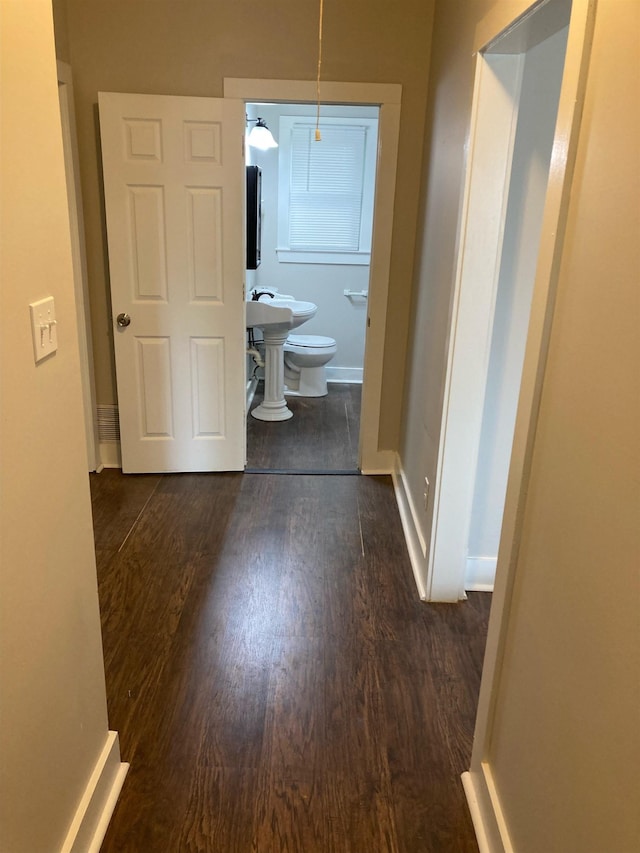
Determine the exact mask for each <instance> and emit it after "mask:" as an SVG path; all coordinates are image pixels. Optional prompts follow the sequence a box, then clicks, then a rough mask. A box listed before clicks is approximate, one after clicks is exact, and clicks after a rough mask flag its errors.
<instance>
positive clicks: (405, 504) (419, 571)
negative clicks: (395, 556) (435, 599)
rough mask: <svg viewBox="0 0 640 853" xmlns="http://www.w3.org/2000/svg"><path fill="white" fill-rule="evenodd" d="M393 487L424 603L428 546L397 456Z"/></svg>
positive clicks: (417, 584)
mask: <svg viewBox="0 0 640 853" xmlns="http://www.w3.org/2000/svg"><path fill="white" fill-rule="evenodd" d="M391 476H392V478H393V487H394V490H395V493H396V501H397V504H398V511H399V512H400V521H401V522H402V530H403V532H404V538H405V541H406V543H407V550H408V551H409V559H410V560H411V568H412V569H413V577H414V578H415V582H416V586H417V587H418V594H419V595H420V598H421V599H422V600H423V601H424V600H426V598H427V585H426V579H427V558H426V555H427V544H426V542H425V539H424V536H423V535H422V532H421V530H420V523H419V516H418V513H417V510H416V506H415V503H414V501H413V498H412V496H411V491H410V489H409V484H408V482H407V477H406V474H405V472H404V469H403V468H402V465H401V463H400V458H399V457H398V455H397V454H396V464H395V466H394V469H393V472H392V475H391Z"/></svg>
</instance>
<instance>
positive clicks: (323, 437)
mask: <svg viewBox="0 0 640 853" xmlns="http://www.w3.org/2000/svg"><path fill="white" fill-rule="evenodd" d="M361 390H362V386H361V385H344V384H338V383H330V384H329V393H328V395H327V396H326V397H287V405H288V406H289V408H290V409H291V411H292V412H293V417H292V418H291V419H290V420H288V421H277V422H275V423H274V422H271V423H270V422H268V421H258V420H256V419H255V418H252V417H251V415H248V416H247V468H249V469H250V470H252V469H255V470H287V471H289V470H294V471H354V472H355V471H356V470H357V467H358V439H359V431H360V395H361ZM263 393H264V392H263V387H262V384H260V385H259V386H258V390H257V391H256V395H255V397H254V400H253V403H252V404H251V407H250V408H251V409H254V408H255V407H256V406H257V405H258V404H259V403H261V402H262V396H263Z"/></svg>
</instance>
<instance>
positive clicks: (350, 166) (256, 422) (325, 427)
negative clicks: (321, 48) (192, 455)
mask: <svg viewBox="0 0 640 853" xmlns="http://www.w3.org/2000/svg"><path fill="white" fill-rule="evenodd" d="M378 113H379V107H378V106H377V105H369V106H360V105H349V106H344V105H332V104H322V105H321V110H320V129H321V136H322V139H321V141H320V142H317V141H315V138H314V136H315V124H316V105H314V104H309V103H290V102H273V103H265V102H262V103H255V102H248V103H247V104H246V115H247V119H248V125H249V127H251V126H252V124H253V123H255V122H257V120H258V119H262V121H263V122H265V124H266V125H267V126H268V127H269V128H270V130H271V132H272V133H273V135H274V137H275V139H276V141H277V142H278V147H277V148H270V149H267V150H262V149H260V148H256V147H253V146H251V145H250V144H247V145H246V163H247V166H248V167H250V168H252V169H255V170H257V172H258V174H259V176H260V180H259V182H258V186H259V187H260V193H259V195H260V197H259V198H258V199H257V204H258V206H259V216H258V221H259V222H260V227H259V234H260V251H259V261H258V260H256V261H255V262H252V263H251V264H249V266H250V267H253V266H255V269H252V268H250V269H247V272H246V293H247V299H250V298H251V296H252V295H257V294H263V295H262V296H261V297H260V298H261V299H262V300H264V301H266V302H269V301H271V299H272V297H273V296H275V298H285V299H288V298H291V297H293V298H294V299H295V300H301V301H304V302H309V303H312V304H313V305H315V306H316V309H317V310H316V313H315V315H314V316H313V317H312V318H311V319H310V320H307V321H306V322H305V323H304V324H303V325H302V326H301V327H299V328H296V329H294V330H292V332H291V334H290V337H289V339H288V341H287V343H286V344H285V353H284V362H285V363H284V381H285V400H286V404H287V408H288V409H289V410H290V411H291V412H292V414H293V417H291V418H290V419H283V420H277V421H269V420H263V419H260V418H255V417H253V416H252V412H254V411H255V410H256V409H257V408H258V406H260V404H261V403H262V400H263V395H264V387H265V386H264V366H263V364H264V358H265V347H264V341H263V335H262V332H261V330H260V329H259V328H252V329H249V330H248V334H249V341H248V351H249V353H250V354H249V355H248V358H247V469H246V470H247V471H249V472H270V473H271V472H274V471H279V472H285V473H314V474H357V473H359V467H358V466H359V447H358V445H359V435H360V410H361V396H362V395H361V391H362V384H363V374H364V361H365V339H366V334H367V303H368V294H369V279H370V259H371V240H372V231H373V222H372V220H373V206H374V198H375V181H376V151H377V144H378ZM294 346H295V347H302V356H303V357H304V358H303V359H301V360H303V361H306V360H307V359H308V356H306V354H305V352H304V350H305V349H306V348H308V347H314V348H316V347H317V348H318V349H319V350H321V349H322V348H326V349H327V350H328V351H329V352H333V351H335V352H334V354H333V356H331V357H330V358H329V361H328V362H327V363H326V364H325V365H324V366H322V367H320V368H319V369H316V370H315V372H314V374H312V376H313V377H314V380H313V382H311V381H309V380H308V379H307V378H306V377H305V378H303V379H302V381H301V376H302V374H301V371H300V369H299V367H298V366H297V364H295V363H294V362H295V361H296V352H295V351H289V347H294ZM320 374H324V375H323V376H320ZM325 379H326V385H325V384H324V381H325ZM305 383H306V384H305ZM325 390H327V391H328V393H327V394H326V395H325V394H324V393H323V392H324V391H325Z"/></svg>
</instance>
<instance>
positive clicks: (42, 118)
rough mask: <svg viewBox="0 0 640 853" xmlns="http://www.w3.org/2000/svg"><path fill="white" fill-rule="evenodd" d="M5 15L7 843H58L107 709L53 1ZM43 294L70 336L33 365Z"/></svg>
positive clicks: (0, 795) (2, 316) (3, 837)
mask: <svg viewBox="0 0 640 853" xmlns="http://www.w3.org/2000/svg"><path fill="white" fill-rule="evenodd" d="M0 15H1V22H0V23H1V27H0V31H1V44H0V56H1V64H2V65H1V75H0V76H1V81H2V82H1V87H2V88H1V92H0V103H1V107H2V137H1V151H2V160H1V166H0V178H1V182H2V192H1V193H0V199H1V204H2V209H1V217H2V219H1V226H0V227H1V239H2V252H1V280H2V290H1V294H0V298H1V307H2V310H1V311H0V322H1V324H2V327H1V328H2V330H1V334H0V357H1V363H0V368H1V385H0V393H1V411H2V424H1V434H0V454H1V462H0V477H1V483H0V541H1V554H0V690H1V692H2V695H1V698H0V705H1V722H2V725H1V726H0V756H1V758H0V849H1V850H2V851H3V853H5V851H6V853H52V851H55V850H59V849H60V846H61V844H62V841H63V840H64V837H65V835H66V832H67V829H68V825H69V823H70V821H71V819H72V818H73V815H74V813H75V810H76V806H77V804H78V801H79V798H80V796H81V794H82V793H83V792H84V789H85V785H86V783H87V781H88V778H89V775H90V773H91V771H92V770H93V767H94V763H95V761H96V759H97V758H98V755H99V754H100V752H101V750H102V747H103V745H104V742H105V738H106V736H107V713H106V699H105V687H104V671H103V661H102V646H101V637H100V620H99V615H98V600H97V591H96V571H95V557H94V550H93V532H92V524H91V503H90V497H89V485H88V477H87V473H86V472H87V462H86V452H85V441H84V429H83V421H82V403H81V391H80V372H79V356H78V344H77V339H76V331H75V329H76V326H75V307H74V295H73V283H72V272H71V249H70V242H69V223H68V215H67V203H66V188H65V178H64V166H63V156H62V137H61V130H60V115H59V106H58V95H57V84H56V67H55V55H54V40H53V22H52V16H51V8H50V2H48V0H29V2H24V0H2V2H1V3H0ZM47 295H52V296H53V297H54V298H55V304H56V312H57V319H58V333H59V349H58V352H57V353H56V354H55V355H54V356H52V357H50V358H49V359H48V360H46V361H44V362H42V363H40V364H39V365H38V366H36V365H35V363H34V356H33V349H32V341H31V329H30V319H29V307H28V305H29V302H32V301H35V300H36V299H40V298H42V297H44V296H47Z"/></svg>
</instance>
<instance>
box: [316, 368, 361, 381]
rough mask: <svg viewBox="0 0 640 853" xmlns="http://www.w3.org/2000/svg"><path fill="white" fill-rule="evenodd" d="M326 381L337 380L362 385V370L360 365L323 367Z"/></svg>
mask: <svg viewBox="0 0 640 853" xmlns="http://www.w3.org/2000/svg"><path fill="white" fill-rule="evenodd" d="M325 372H326V374H327V382H337V383H342V384H344V385H362V377H363V370H362V368H361V367H331V365H330V364H328V365H327V366H326V367H325Z"/></svg>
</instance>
